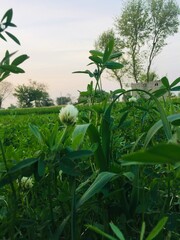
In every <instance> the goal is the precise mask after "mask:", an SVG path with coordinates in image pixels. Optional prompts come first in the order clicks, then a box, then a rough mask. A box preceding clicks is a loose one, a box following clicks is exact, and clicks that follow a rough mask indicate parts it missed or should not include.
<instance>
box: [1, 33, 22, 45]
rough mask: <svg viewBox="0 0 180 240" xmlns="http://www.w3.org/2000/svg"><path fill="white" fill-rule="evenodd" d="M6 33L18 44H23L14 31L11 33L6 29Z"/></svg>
mask: <svg viewBox="0 0 180 240" xmlns="http://www.w3.org/2000/svg"><path fill="white" fill-rule="evenodd" d="M5 33H6V34H7V35H8V36H9V37H10V38H11V39H12V40H13V41H14V42H15V43H17V44H19V45H21V44H20V41H19V40H18V39H17V38H16V37H15V36H14V35H13V34H12V33H9V32H7V31H5Z"/></svg>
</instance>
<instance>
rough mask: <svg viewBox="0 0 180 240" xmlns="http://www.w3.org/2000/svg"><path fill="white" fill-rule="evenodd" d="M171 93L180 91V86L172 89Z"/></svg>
mask: <svg viewBox="0 0 180 240" xmlns="http://www.w3.org/2000/svg"><path fill="white" fill-rule="evenodd" d="M171 91H180V86H177V87H173V88H171Z"/></svg>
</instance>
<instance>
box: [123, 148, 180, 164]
mask: <svg viewBox="0 0 180 240" xmlns="http://www.w3.org/2000/svg"><path fill="white" fill-rule="evenodd" d="M179 156H180V146H179V145H176V144H158V145H156V146H154V147H152V148H150V149H148V150H145V151H143V150H141V151H138V152H134V153H130V154H127V155H124V156H123V157H122V159H123V160H122V162H123V165H132V164H176V163H178V162H180V158H179Z"/></svg>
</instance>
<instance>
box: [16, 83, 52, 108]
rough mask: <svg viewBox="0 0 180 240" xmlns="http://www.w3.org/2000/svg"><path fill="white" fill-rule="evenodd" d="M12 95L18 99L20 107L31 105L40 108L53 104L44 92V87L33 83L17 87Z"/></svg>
mask: <svg viewBox="0 0 180 240" xmlns="http://www.w3.org/2000/svg"><path fill="white" fill-rule="evenodd" d="M13 95H14V96H15V97H17V98H18V103H19V106H20V107H32V106H33V105H34V106H35V107H40V106H47V105H48V106H49V104H50V105H52V104H53V101H52V99H50V98H49V94H48V92H47V91H46V86H45V85H44V84H42V83H37V82H35V81H30V82H29V85H24V84H23V85H19V86H17V88H15V93H14V94H13Z"/></svg>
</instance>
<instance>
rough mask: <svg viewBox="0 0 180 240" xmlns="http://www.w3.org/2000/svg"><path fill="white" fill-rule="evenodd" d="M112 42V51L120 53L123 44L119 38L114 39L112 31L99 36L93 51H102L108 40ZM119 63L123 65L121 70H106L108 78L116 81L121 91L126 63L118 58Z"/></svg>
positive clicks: (126, 74)
mask: <svg viewBox="0 0 180 240" xmlns="http://www.w3.org/2000/svg"><path fill="white" fill-rule="evenodd" d="M111 39H112V40H113V41H114V51H115V52H122V49H123V48H124V47H125V45H124V42H122V41H121V40H120V39H119V38H117V37H116V35H115V32H114V30H113V29H110V30H107V31H105V32H103V33H102V34H101V35H99V37H98V39H97V40H96V41H95V44H94V45H95V49H96V50H99V51H103V50H104V49H105V47H106V45H107V44H108V42H109V41H110V40H111ZM117 60H118V61H120V63H122V64H123V68H120V69H111V70H107V73H108V76H110V77H111V78H113V79H115V80H117V81H118V82H119V84H120V88H122V89H123V82H124V81H125V79H126V77H127V76H128V68H129V66H128V65H129V64H128V61H127V60H126V59H125V58H124V56H123V55H122V56H120V58H118V59H117Z"/></svg>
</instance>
